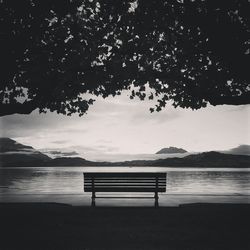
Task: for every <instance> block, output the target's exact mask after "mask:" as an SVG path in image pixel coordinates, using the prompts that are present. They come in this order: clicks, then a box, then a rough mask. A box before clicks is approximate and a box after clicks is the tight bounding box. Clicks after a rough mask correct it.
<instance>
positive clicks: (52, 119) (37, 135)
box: [0, 92, 250, 159]
mask: <svg viewBox="0 0 250 250" xmlns="http://www.w3.org/2000/svg"><path fill="white" fill-rule="evenodd" d="M153 106H154V103H153V102H152V101H140V100H130V99H129V97H128V93H127V92H124V93H123V94H122V95H121V96H118V97H115V98H113V97H109V98H106V99H102V98H98V99H97V100H96V102H95V103H94V105H93V106H91V107H90V109H89V111H88V113H87V114H86V115H84V116H83V117H79V116H78V115H73V116H71V117H67V116H63V115H57V114H56V113H47V114H39V113H38V112H37V111H34V112H33V113H32V114H30V115H10V116H5V117H2V118H0V128H1V130H0V131H1V137H10V138H12V139H14V140H16V141H18V142H20V143H23V144H26V145H31V146H33V147H34V148H35V149H39V150H42V151H44V152H45V151H50V150H58V151H62V152H73V151H75V152H77V153H79V155H80V156H82V157H85V158H90V159H93V157H92V156H96V157H97V158H98V156H101V155H116V154H154V153H155V152H156V151H158V150H160V149H161V148H163V147H169V146H175V147H181V148H184V149H186V150H187V151H190V152H204V151H210V150H227V149H230V148H233V147H237V146H239V145H241V144H250V129H249V128H250V127H249V125H250V105H242V106H228V105H222V106H216V107H213V106H209V107H207V108H203V109H199V110H196V111H192V110H191V109H181V108H177V109H175V108H174V107H172V106H171V105H170V104H169V105H168V106H167V107H166V108H165V109H164V110H163V111H161V112H155V113H150V111H149V108H150V107H153ZM72 154H74V153H72Z"/></svg>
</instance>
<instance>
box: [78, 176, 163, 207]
mask: <svg viewBox="0 0 250 250" xmlns="http://www.w3.org/2000/svg"><path fill="white" fill-rule="evenodd" d="M83 176H84V191H85V192H91V193H92V206H95V199H96V198H118V197H115V196H113V197H103V196H102V197H97V196H96V192H103V193H106V192H112V193H121V192H128V193H154V197H153V198H154V199H155V206H156V207H157V206H158V204H159V203H158V199H159V196H158V193H159V192H166V181H167V180H166V179H167V174H166V173H148V172H147V173H145V172H140V173H138V172H137V173H134V172H129V173H128V172H127V173H121V172H116V173H115V172H112V173H109V172H106V173H100V172H99V173H98V172H92V173H89V172H88V173H83ZM119 198H123V197H121V196H120V197H119ZM126 198H127V197H126ZM130 198H133V197H130ZM136 198H138V197H136ZM139 198H141V197H139ZM142 198H150V197H142ZM151 198H152V197H151Z"/></svg>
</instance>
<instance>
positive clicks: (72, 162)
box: [46, 157, 95, 167]
mask: <svg viewBox="0 0 250 250" xmlns="http://www.w3.org/2000/svg"><path fill="white" fill-rule="evenodd" d="M92 165H95V162H92V161H87V160H85V159H83V158H81V157H59V158H55V159H52V160H50V161H49V162H47V163H46V166H52V167H54V166H92Z"/></svg>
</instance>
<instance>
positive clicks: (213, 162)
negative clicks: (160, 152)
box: [113, 151, 250, 168]
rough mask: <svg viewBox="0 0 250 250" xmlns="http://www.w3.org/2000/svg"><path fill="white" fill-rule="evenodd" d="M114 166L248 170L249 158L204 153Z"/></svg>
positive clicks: (249, 165)
mask: <svg viewBox="0 0 250 250" xmlns="http://www.w3.org/2000/svg"><path fill="white" fill-rule="evenodd" d="M113 165H116V166H150V167H152V166H157V167H201V168H203V167H204V168H223V167H226V168H249V167H250V156H246V155H230V154H223V153H218V152H213V151H211V152H205V153H200V154H193V155H188V156H185V157H183V158H178V157H174V158H167V159H159V160H153V161H127V162H118V163H114V164H113Z"/></svg>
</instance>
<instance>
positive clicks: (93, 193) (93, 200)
mask: <svg viewBox="0 0 250 250" xmlns="http://www.w3.org/2000/svg"><path fill="white" fill-rule="evenodd" d="M91 206H92V207H95V192H92V197H91Z"/></svg>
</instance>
